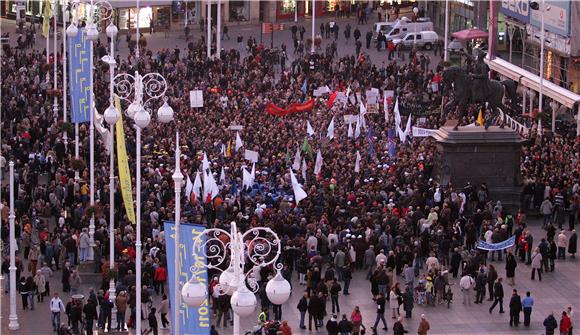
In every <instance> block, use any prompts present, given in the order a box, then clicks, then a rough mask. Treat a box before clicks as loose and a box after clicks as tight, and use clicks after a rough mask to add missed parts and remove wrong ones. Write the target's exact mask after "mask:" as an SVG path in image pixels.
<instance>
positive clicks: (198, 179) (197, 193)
mask: <svg viewBox="0 0 580 335" xmlns="http://www.w3.org/2000/svg"><path fill="white" fill-rule="evenodd" d="M201 188H202V185H201V177H200V176H199V171H198V172H197V173H196V175H195V180H194V182H193V190H192V192H193V194H195V198H196V199H201Z"/></svg>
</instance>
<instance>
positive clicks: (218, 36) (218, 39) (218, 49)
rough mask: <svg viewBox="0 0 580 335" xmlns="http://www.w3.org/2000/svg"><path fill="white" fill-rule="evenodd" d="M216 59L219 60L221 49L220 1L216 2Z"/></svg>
mask: <svg viewBox="0 0 580 335" xmlns="http://www.w3.org/2000/svg"><path fill="white" fill-rule="evenodd" d="M215 45H216V50H215V53H216V57H217V59H220V53H221V49H222V0H217V29H216V37H215Z"/></svg>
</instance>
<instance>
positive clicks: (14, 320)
mask: <svg viewBox="0 0 580 335" xmlns="http://www.w3.org/2000/svg"><path fill="white" fill-rule="evenodd" d="M8 165H9V166H10V215H9V216H8V220H10V267H9V268H8V270H9V271H10V315H9V316H8V320H9V321H8V329H10V330H18V329H20V324H18V315H17V314H16V234H15V231H14V230H15V229H16V228H15V227H14V219H15V218H16V216H15V215H14V162H13V161H10V163H9V164H8Z"/></svg>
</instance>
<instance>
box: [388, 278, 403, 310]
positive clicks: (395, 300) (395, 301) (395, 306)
mask: <svg viewBox="0 0 580 335" xmlns="http://www.w3.org/2000/svg"><path fill="white" fill-rule="evenodd" d="M398 289H399V283H395V285H393V287H392V288H391V291H390V292H389V308H390V309H391V311H392V312H393V319H396V318H397V316H400V315H401V314H400V313H399V295H398V294H397V290H398Z"/></svg>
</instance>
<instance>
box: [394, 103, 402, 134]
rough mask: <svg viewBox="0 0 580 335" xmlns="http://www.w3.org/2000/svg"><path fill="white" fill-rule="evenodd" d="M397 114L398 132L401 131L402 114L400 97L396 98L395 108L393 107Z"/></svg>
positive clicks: (396, 125) (396, 127) (396, 128)
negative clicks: (400, 111)
mask: <svg viewBox="0 0 580 335" xmlns="http://www.w3.org/2000/svg"><path fill="white" fill-rule="evenodd" d="M393 112H394V114H395V130H396V131H397V134H399V133H400V131H401V114H400V113H399V99H397V100H395V108H393Z"/></svg>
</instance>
